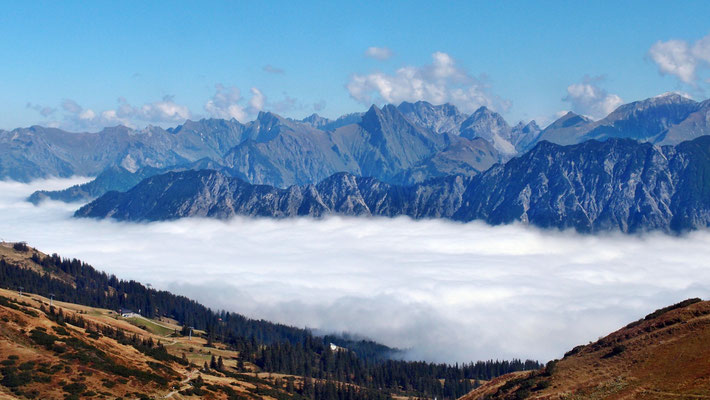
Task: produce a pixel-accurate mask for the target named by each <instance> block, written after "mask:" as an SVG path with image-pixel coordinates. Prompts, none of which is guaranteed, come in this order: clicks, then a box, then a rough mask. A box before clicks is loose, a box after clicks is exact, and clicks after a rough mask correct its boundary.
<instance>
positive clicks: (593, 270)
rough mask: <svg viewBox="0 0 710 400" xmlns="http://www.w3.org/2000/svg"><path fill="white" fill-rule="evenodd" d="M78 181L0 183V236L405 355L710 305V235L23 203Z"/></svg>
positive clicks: (565, 335) (492, 354)
mask: <svg viewBox="0 0 710 400" xmlns="http://www.w3.org/2000/svg"><path fill="white" fill-rule="evenodd" d="M80 180H81V179H74V180H52V181H38V182H34V183H32V184H19V183H9V182H0V238H2V239H4V240H8V241H20V240H24V241H27V242H28V243H29V244H30V245H32V246H35V247H37V248H39V249H40V250H42V251H44V252H48V253H52V252H57V253H59V254H60V255H62V256H65V257H77V258H80V259H82V260H84V261H87V262H89V263H90V264H92V265H93V266H95V267H97V268H98V269H101V270H104V271H106V272H108V273H113V274H116V275H117V276H118V277H119V278H123V279H135V280H139V281H141V282H143V283H151V284H153V285H154V286H155V287H157V288H160V289H168V290H170V291H173V292H175V293H179V294H185V295H188V296H190V297H192V298H195V299H197V300H199V301H200V302H202V303H204V304H206V305H208V306H211V307H214V308H221V309H226V310H230V311H236V312H239V313H242V314H245V315H248V316H250V317H255V318H264V319H268V320H272V321H277V322H283V323H287V324H291V325H295V326H299V327H305V326H307V327H310V328H314V329H319V330H323V331H327V332H343V331H347V332H350V333H355V334H360V335H363V336H367V337H369V338H372V339H374V340H377V341H379V342H382V343H384V344H387V345H390V346H396V347H400V348H407V349H410V351H409V353H408V357H410V358H415V359H426V360H432V361H445V362H462V361H470V360H478V359H489V358H499V359H500V358H511V357H519V358H535V359H539V360H543V361H544V360H548V359H551V358H558V357H561V356H562V354H563V353H564V352H565V351H566V350H569V349H570V348H572V347H573V346H575V345H577V344H581V343H587V342H588V341H590V340H596V339H597V337H599V336H602V335H605V334H607V333H609V332H611V331H613V330H616V329H617V328H619V327H621V326H623V325H625V324H626V323H628V322H631V321H632V320H636V319H638V318H640V317H643V316H644V315H646V314H647V313H649V312H651V311H653V310H655V309H657V308H660V307H663V306H666V305H668V304H671V303H675V302H678V301H680V300H683V299H685V298H688V297H696V296H698V297H708V295H707V293H708V286H709V285H708V282H710V266H709V262H708V260H710V233H708V232H707V231H702V232H695V233H692V234H689V235H687V236H684V237H671V236H666V235H663V234H653V235H647V236H643V237H639V236H625V235H620V234H612V235H598V236H585V235H578V234H576V233H573V232H558V231H541V230H538V229H533V228H530V227H525V226H521V225H510V226H501V227H490V226H487V225H485V224H480V223H468V224H459V223H453V222H447V221H439V220H430V221H412V220H410V219H407V218H396V219H379V218H378V219H365V218H362V219H354V218H328V219H325V220H311V219H293V220H272V219H242V218H236V219H233V220H230V221H216V220H206V219H183V220H179V221H174V222H159V223H149V224H128V223H119V222H114V221H95V220H85V219H74V218H72V217H71V215H72V213H73V211H74V210H75V209H76V208H78V206H79V205H77V204H74V205H66V204H62V203H57V202H45V203H43V204H41V205H40V206H38V207H35V206H33V205H31V204H29V203H27V202H24V198H25V197H27V196H28V195H29V194H30V193H32V192H33V191H34V190H37V189H56V188H63V187H67V186H70V185H71V184H74V183H76V182H78V181H80Z"/></svg>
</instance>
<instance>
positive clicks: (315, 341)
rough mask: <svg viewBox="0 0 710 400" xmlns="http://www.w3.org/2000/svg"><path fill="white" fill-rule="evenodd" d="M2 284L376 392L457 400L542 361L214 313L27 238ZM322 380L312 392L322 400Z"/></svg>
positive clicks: (272, 367)
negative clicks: (402, 346)
mask: <svg viewBox="0 0 710 400" xmlns="http://www.w3.org/2000/svg"><path fill="white" fill-rule="evenodd" d="M0 287H2V288H6V289H15V290H17V289H18V288H22V289H23V291H24V292H29V293H36V294H39V295H43V296H49V295H50V294H52V295H53V296H54V299H55V300H59V301H64V302H70V303H76V304H80V305H85V306H89V307H97V308H106V309H111V310H118V309H123V310H126V309H131V310H136V311H137V310H140V312H141V314H142V315H143V316H144V317H146V318H154V317H158V316H161V317H169V318H172V319H174V320H176V321H178V323H179V324H181V325H183V329H182V332H180V331H177V332H174V334H176V335H181V334H182V335H187V334H188V333H189V330H188V329H187V327H189V326H192V327H194V328H195V329H196V330H201V331H204V332H205V333H204V336H205V338H206V339H207V340H208V343H210V342H213V341H214V342H219V343H222V344H224V345H226V346H227V347H228V348H229V349H231V350H234V351H236V352H238V354H239V355H240V356H239V357H240V359H241V360H242V362H244V363H249V364H250V365H254V366H255V367H256V368H258V369H259V371H263V372H274V373H282V374H288V375H294V376H301V377H307V378H312V379H314V382H315V383H313V385H315V386H317V385H318V382H321V383H322V382H323V381H328V382H330V381H332V382H337V383H339V384H347V385H356V386H357V387H359V388H362V390H371V391H373V392H372V394H371V395H370V397H368V398H377V397H381V398H388V397H389V396H398V395H405V396H416V397H420V396H421V397H438V398H446V399H453V398H457V397H460V396H462V395H464V394H465V393H467V392H468V391H470V390H471V389H472V388H473V387H474V386H476V381H477V380H488V379H491V378H493V377H496V376H499V375H501V374H505V373H509V372H513V371H520V370H532V369H537V368H539V367H540V365H539V364H538V363H537V362H534V361H521V360H512V361H484V362H480V361H479V362H472V363H469V364H462V365H459V364H457V365H453V366H452V365H446V364H434V363H428V362H411V361H402V360H398V359H397V358H398V357H400V356H402V353H401V352H400V351H398V350H396V349H392V348H389V347H387V346H384V345H381V344H378V343H376V342H373V341H368V340H358V339H351V338H348V337H345V336H332V335H331V336H324V337H321V336H315V335H313V334H312V333H311V332H310V331H308V330H305V329H299V328H294V327H289V326H285V325H281V324H275V323H272V322H268V321H263V320H253V319H249V318H246V317H244V316H242V315H239V314H235V313H229V312H224V311H220V312H217V311H213V310H210V309H209V308H207V307H204V306H203V305H201V304H199V303H197V302H195V301H193V300H190V299H188V298H186V297H183V296H177V295H174V294H171V293H169V292H166V291H159V290H155V289H151V288H147V287H145V286H143V285H141V284H140V283H138V282H135V281H123V280H120V279H118V278H116V277H115V276H113V275H107V274H105V273H103V272H99V271H97V270H96V269H94V268H93V267H92V266H90V265H88V264H86V263H83V262H81V261H79V260H76V259H63V258H61V257H59V256H58V255H56V254H54V255H44V254H42V253H40V252H38V251H36V250H35V249H32V248H30V247H28V246H24V245H20V244H18V245H17V246H15V248H14V249H13V250H11V251H10V250H8V248H7V247H6V246H3V255H2V257H1V258H0ZM331 344H333V345H335V346H336V347H335V350H333V347H332V346H331ZM339 349H341V350H339ZM315 386H313V387H311V388H310V389H309V390H313V392H312V394H311V395H310V396H306V397H308V398H315V397H314V396H315V394H314V393H316V390H315ZM303 390H305V389H303ZM318 393H320V392H318ZM334 393H335V392H334ZM319 396H320V395H319ZM333 396H336V397H327V396H326V397H318V398H319V399H320V398H322V399H331V398H333V399H335V398H339V397H337V396H339V395H338V394H337V393H335V394H333ZM373 396H374V397H373Z"/></svg>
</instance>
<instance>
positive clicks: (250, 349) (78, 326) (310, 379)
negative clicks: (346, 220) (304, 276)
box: [0, 243, 540, 400]
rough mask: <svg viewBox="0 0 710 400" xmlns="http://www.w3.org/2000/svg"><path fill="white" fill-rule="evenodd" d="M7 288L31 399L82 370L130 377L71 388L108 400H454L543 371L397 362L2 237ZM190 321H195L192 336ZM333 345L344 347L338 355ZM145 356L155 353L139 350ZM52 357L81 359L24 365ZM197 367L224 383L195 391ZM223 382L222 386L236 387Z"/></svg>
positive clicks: (1, 282)
mask: <svg viewBox="0 0 710 400" xmlns="http://www.w3.org/2000/svg"><path fill="white" fill-rule="evenodd" d="M0 288H4V289H5V290H3V291H2V293H0V295H2V296H4V297H3V298H4V299H5V300H3V302H2V304H0V306H2V307H3V310H5V311H7V312H8V313H11V314H13V315H12V316H9V315H8V317H7V320H8V321H7V322H8V325H7V327H5V326H4V325H3V329H4V331H3V332H2V335H4V336H3V343H4V345H3V346H2V349H0V358H2V357H10V356H13V357H14V356H17V357H18V358H17V359H7V358H3V359H7V360H8V361H7V369H6V370H0V376H2V380H0V393H2V391H3V390H4V391H5V392H6V393H8V395H11V394H12V395H15V396H20V397H27V398H63V395H61V393H60V392H56V393H55V394H56V396H58V397H53V396H54V395H52V397H47V395H45V390H49V389H50V388H53V389H52V390H55V391H56V390H61V389H62V388H63V387H64V386H65V385H66V384H67V382H69V380H68V379H69V378H70V376H69V375H71V377H72V378H73V377H74V375H72V374H74V373H75V372H76V368H79V367H81V368H89V369H91V371H90V372H91V374H92V375H91V376H101V379H106V380H107V381H108V380H111V381H112V382H118V383H119V384H116V385H114V386H112V387H111V388H110V389H113V388H114V387H115V389H114V390H115V391H106V390H103V391H102V390H99V389H101V388H100V387H97V386H96V385H95V384H96V382H93V381H92V380H91V379H85V380H82V381H78V382H75V383H77V385H75V386H70V387H69V388H68V390H75V391H77V390H79V389H82V393H83V392H88V393H89V394H93V395H95V396H98V397H100V396H101V393H107V394H104V395H103V396H107V397H105V398H114V397H111V396H119V397H124V396H125V398H137V396H138V395H133V394H131V393H133V392H126V391H127V390H130V389H135V390H137V393H143V394H146V395H148V394H149V395H150V397H154V398H160V397H161V396H164V395H167V394H169V393H172V392H175V393H174V394H172V395H171V397H174V396H188V395H189V394H190V393H192V394H199V395H200V396H203V397H204V398H210V396H212V398H249V396H252V395H253V396H256V397H259V398H265V397H272V398H277V399H290V398H295V399H298V398H306V399H313V400H335V399H337V400H345V399H347V400H358V399H387V398H393V397H398V398H439V399H454V398H456V397H459V396H461V395H463V394H465V393H467V392H469V391H470V390H471V388H473V387H475V386H476V384H477V383H476V382H477V381H483V380H487V379H490V378H491V377H496V376H499V375H501V374H505V373H508V372H511V371H518V370H521V369H527V370H532V369H536V368H538V367H539V366H540V365H539V364H538V363H537V362H534V361H525V362H523V361H520V360H512V361H485V362H481V361H479V362H475V363H473V362H472V363H469V364H464V365H455V366H452V365H446V364H433V363H427V362H409V361H402V360H393V359H389V358H388V356H389V355H391V353H392V349H390V348H388V347H386V346H383V345H381V344H378V343H375V342H371V341H365V340H352V339H349V338H347V337H343V336H340V337H339V336H325V337H318V336H313V335H311V333H310V332H309V331H307V330H304V329H298V328H293V327H288V326H284V325H279V324H274V323H271V322H268V321H257V320H250V319H247V318H245V317H243V316H241V315H238V314H234V313H226V312H215V311H212V310H209V309H208V308H206V307H204V306H202V305H201V304H199V303H196V302H194V301H192V300H190V299H187V298H185V297H181V296H176V295H173V294H171V293H168V292H164V291H157V290H154V289H150V288H146V287H144V286H143V285H141V284H140V283H138V282H134V281H122V280H119V279H118V278H116V277H114V276H108V275H106V274H105V273H102V272H99V271H97V270H95V269H94V268H93V267H91V266H90V265H87V264H85V263H82V262H81V261H79V260H75V259H73V260H69V259H62V258H60V257H59V256H58V255H46V254H43V253H41V252H39V251H38V250H36V249H33V248H31V247H28V246H25V245H19V244H11V243H1V244H0ZM21 288H22V290H23V292H24V295H23V296H21V297H20V293H19V291H20V289H21ZM50 294H53V295H54V304H53V305H52V306H51V307H50V305H49V300H48V298H47V297H48V296H49V295H50ZM119 309H122V310H127V309H131V310H141V315H140V316H136V315H131V316H130V317H127V318H123V317H122V316H120V315H119V314H118V312H117V311H118V310H119ZM55 325H56V327H55ZM188 326H193V327H194V328H195V329H194V330H193V336H192V339H190V337H189V332H190V329H188ZM37 327H39V328H41V329H40V330H36V329H35V328H37ZM42 329H43V330H42ZM58 329H62V332H64V331H66V332H67V333H68V334H69V335H70V336H71V338H70V340H69V342H66V341H64V340H63V337H62V336H58V332H59V331H58ZM99 344H102V346H99ZM331 344H335V345H337V347H336V348H335V350H333V349H332V348H331ZM18 346H27V348H28V349H31V351H32V352H34V353H35V354H36V355H37V356H38V359H37V360H34V359H28V360H26V359H24V358H22V357H20V354H15V353H13V349H14V348H15V347H18ZM57 346H59V347H57ZM67 346H68V347H67ZM18 348H19V347H18ZM123 350H127V351H129V353H125V352H124V351H123ZM136 352H137V353H141V354H143V356H141V357H134V356H135V354H134V353H136ZM55 353H56V354H55ZM84 353H87V354H88V355H82V354H84ZM40 355H41V357H39V356H40ZM44 358H48V359H50V360H51V361H46V362H49V364H48V365H49V367H51V366H52V365H57V363H59V364H61V365H62V366H69V367H70V369H65V370H63V371H65V372H66V374H68V375H67V377H65V378H63V379H61V380H54V379H48V378H46V377H42V378H40V379H44V381H35V380H34V378H32V377H31V375H32V372H31V371H30V370H27V371H25V370H20V369H18V368H19V365H21V364H22V363H25V362H27V361H32V362H34V363H35V364H37V363H39V362H45V361H41V359H44ZM13 360H14V361H13ZM46 362H45V363H46ZM72 363H74V364H75V365H73V366H72ZM35 364H33V365H35ZM146 366H147V368H148V369H147V370H146V369H145V368H146ZM49 367H48V368H49ZM56 368H59V367H56ZM3 371H4V372H3ZM32 371H33V370H32ZM56 372H61V371H59V370H57V371H56ZM42 373H44V372H42ZM102 374H103V375H102ZM195 374H198V375H199V376H202V378H200V379H202V380H204V381H205V382H208V384H209V385H212V386H209V385H208V384H206V386H205V385H202V386H204V387H202V386H200V387H199V388H197V390H195V387H194V382H193V379H196V378H194V376H195ZM111 376H113V378H111ZM135 377H139V378H136V379H142V380H141V381H140V382H139V383H140V384H134V383H132V382H133V381H131V379H133V378H135ZM6 378H7V380H5V379H6ZM17 379H20V380H19V381H17ZM125 379H128V381H127V382H125V383H121V382H122V381H123V380H125ZM188 380H189V382H188ZM84 381H86V382H87V383H84ZM3 382H4V383H3ZM92 382H93V383H92ZM180 382H182V383H180ZM211 382H222V383H224V385H226V386H225V387H226V388H227V389H225V388H224V387H219V385H217V383H211ZM245 382H246V383H248V385H246V383H245ZM243 383H244V384H245V385H246V386H245V387H246V388H250V390H251V391H250V390H247V389H244V390H247V392H245V394H241V395H234V394H232V392H231V391H230V390H228V389H229V388H232V389H234V387H241V386H240V385H242V384H243ZM42 384H45V386H42ZM78 384H82V385H85V386H86V387H83V386H79V385H78ZM90 384H91V385H90ZM224 385H223V386H224ZM250 385H251V386H250ZM57 388H58V389H57ZM205 388H207V389H209V391H210V392H211V394H206V392H205ZM210 388H211V389H210ZM138 389H140V390H138ZM52 393H54V392H52ZM164 393H165V394H164ZM200 393H201V394H200ZM219 393H222V394H219ZM64 394H67V395H70V394H71V393H69V392H67V393H64ZM74 394H76V393H74ZM220 396H222V397H220ZM224 396H227V397H224ZM235 396H236V397H235ZM240 396H241V397H240ZM84 397H92V396H88V395H84ZM138 397H139V396H138ZM75 398H76V397H75ZM176 398H179V397H176ZM0 399H1V398H0Z"/></svg>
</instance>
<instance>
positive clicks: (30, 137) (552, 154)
mask: <svg viewBox="0 0 710 400" xmlns="http://www.w3.org/2000/svg"><path fill="white" fill-rule="evenodd" d="M707 134H710V100H706V101H703V102H696V101H694V100H691V99H689V98H687V97H684V96H682V95H680V94H676V93H668V94H664V95H661V96H656V97H653V98H650V99H646V100H642V101H637V102H633V103H629V104H625V105H622V106H620V107H618V108H617V109H616V110H615V111H613V112H612V113H611V114H609V115H608V116H607V117H606V118H603V119H601V120H599V121H593V120H591V119H590V118H587V117H585V116H581V115H577V114H574V113H571V112H569V113H567V114H566V115H564V116H562V117H561V118H559V119H558V120H557V121H555V122H553V123H552V124H550V125H549V126H547V127H546V128H545V129H542V130H541V129H540V128H539V127H538V125H537V124H536V123H535V122H534V121H531V122H529V123H523V122H521V123H518V124H517V125H515V126H510V125H509V124H508V123H507V122H506V121H505V119H503V117H502V116H501V115H500V114H498V113H496V112H494V111H492V110H490V109H487V108H486V107H481V108H479V109H478V110H476V111H475V112H473V113H472V114H470V115H468V114H464V113H462V112H460V111H459V110H458V109H457V108H456V107H455V106H453V105H450V104H444V105H432V104H430V103H427V102H423V101H419V102H416V103H409V102H404V103H401V104H400V105H398V106H394V105H385V106H383V107H382V108H380V107H377V106H374V105H373V106H372V107H370V109H369V110H368V111H367V112H365V113H355V114H348V115H345V116H343V117H340V118H338V119H336V120H330V119H327V118H323V117H320V116H318V115H317V114H313V115H311V116H309V117H307V118H305V119H303V120H300V121H298V120H293V119H287V118H283V117H281V116H279V115H276V114H273V113H270V112H261V113H259V115H258V116H257V118H256V119H255V120H254V121H251V122H248V123H246V124H242V123H240V122H238V121H236V120H217V119H211V120H200V121H186V122H185V124H183V125H180V126H178V127H176V128H171V129H167V130H164V129H162V128H157V127H148V128H146V129H144V130H141V131H134V130H131V129H128V128H125V127H115V128H107V129H105V130H104V131H102V132H99V133H68V132H63V131H60V130H57V129H53V128H41V127H31V128H28V129H16V130H13V131H3V132H0V154H2V158H0V176H2V177H4V178H11V179H17V180H29V179H33V178H37V177H45V176H71V175H87V176H96V179H95V180H93V181H92V182H89V183H86V184H84V185H80V186H75V187H72V188H68V189H66V190H63V191H58V192H37V193H35V194H33V195H32V196H31V197H30V199H29V200H30V201H32V202H34V203H38V202H40V201H42V200H43V199H46V198H49V199H54V200H61V201H82V202H86V201H90V200H94V199H96V201H94V202H92V203H90V204H87V205H86V207H84V208H82V209H81V210H79V211H78V212H77V216H90V217H107V216H111V217H113V218H118V219H126V220H161V219H172V218H178V217H184V216H210V217H219V218H228V217H230V216H232V215H259V216H271V217H287V216H297V215H309V216H316V217H319V216H323V215H327V214H342V215H381V216H396V215H408V216H411V217H414V218H450V219H454V220H459V221H471V220H483V221H486V222H489V223H492V224H501V223H510V222H515V221H521V222H523V223H529V224H532V225H536V226H541V227H557V228H563V229H564V228H575V229H577V230H579V231H584V232H595V231H603V230H621V231H623V232H637V231H645V230H656V229H660V230H663V231H675V232H680V231H683V230H687V229H695V228H698V227H702V226H707V221H708V214H707V210H708V207H707V204H706V203H707V201H706V198H707V197H706V192H705V191H706V190H707V189H706V187H707V182H706V179H705V175H704V173H705V169H706V168H707V163H708V156H707V153H708V152H707V139H706V138H703V137H702V136H704V135H707ZM114 192H116V193H114ZM131 196H133V198H131Z"/></svg>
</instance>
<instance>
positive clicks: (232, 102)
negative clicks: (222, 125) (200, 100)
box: [205, 84, 247, 122]
mask: <svg viewBox="0 0 710 400" xmlns="http://www.w3.org/2000/svg"><path fill="white" fill-rule="evenodd" d="M242 100H243V99H242V94H241V92H240V91H239V88H237V87H234V86H232V87H225V86H224V85H222V84H217V85H216V92H215V94H214V96H212V98H211V99H209V100H208V101H207V103H205V111H207V113H208V114H209V115H210V116H212V117H214V118H223V119H231V118H235V119H237V120H239V121H240V122H244V121H246V119H247V111H246V110H245V109H244V106H242V105H241V104H240V103H241V102H242Z"/></svg>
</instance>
